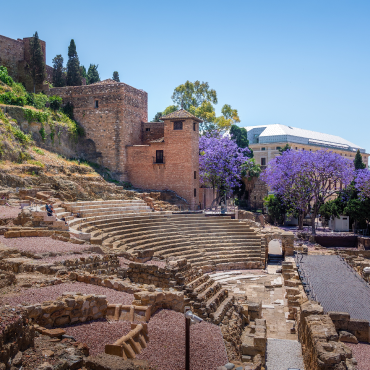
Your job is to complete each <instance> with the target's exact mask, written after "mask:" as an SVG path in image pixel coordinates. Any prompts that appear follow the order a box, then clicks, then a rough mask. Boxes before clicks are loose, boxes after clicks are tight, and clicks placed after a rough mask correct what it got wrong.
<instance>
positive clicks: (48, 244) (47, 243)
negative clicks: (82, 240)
mask: <svg viewBox="0 0 370 370" xmlns="http://www.w3.org/2000/svg"><path fill="white" fill-rule="evenodd" d="M0 243H3V244H5V245H6V246H7V247H10V248H16V249H18V250H21V251H25V252H31V253H49V252H54V253H68V252H74V251H79V252H82V251H84V250H85V249H86V248H88V246H87V245H84V244H73V243H68V242H62V241H61V240H56V239H52V238H46V237H40V238H39V237H35V238H4V235H0Z"/></svg>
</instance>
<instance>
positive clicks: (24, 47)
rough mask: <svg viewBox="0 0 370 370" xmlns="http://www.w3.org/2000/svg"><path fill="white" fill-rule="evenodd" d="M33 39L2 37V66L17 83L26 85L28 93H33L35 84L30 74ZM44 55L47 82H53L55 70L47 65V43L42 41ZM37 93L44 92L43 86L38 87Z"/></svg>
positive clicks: (0, 50)
mask: <svg viewBox="0 0 370 370" xmlns="http://www.w3.org/2000/svg"><path fill="white" fill-rule="evenodd" d="M31 39H32V37H25V38H23V39H17V40H14V39H11V38H9V37H6V36H1V35H0V65H2V66H5V67H6V68H7V69H8V73H9V76H11V77H12V78H13V79H14V80H15V81H16V82H21V83H22V84H24V86H25V87H26V89H27V90H28V91H33V82H32V79H31V77H30V76H29V72H28V65H29V62H30V40H31ZM40 44H41V49H42V52H43V54H44V63H45V73H46V81H48V82H50V83H51V82H52V79H53V68H52V67H50V66H48V65H46V43H45V41H42V40H40ZM36 90H37V92H39V91H42V90H43V85H37V86H36Z"/></svg>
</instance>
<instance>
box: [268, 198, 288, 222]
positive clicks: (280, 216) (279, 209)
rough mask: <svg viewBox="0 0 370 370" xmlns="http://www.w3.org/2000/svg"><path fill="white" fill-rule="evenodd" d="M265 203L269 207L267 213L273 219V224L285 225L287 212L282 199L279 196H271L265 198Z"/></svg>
mask: <svg viewBox="0 0 370 370" xmlns="http://www.w3.org/2000/svg"><path fill="white" fill-rule="evenodd" d="M263 203H264V205H265V206H266V207H267V213H268V215H269V216H270V217H271V219H272V222H273V223H274V224H275V225H277V224H283V223H284V220H285V214H286V212H287V210H286V208H285V206H284V202H283V201H282V199H280V197H279V196H278V195H274V194H270V195H268V196H267V197H266V198H264V202H263Z"/></svg>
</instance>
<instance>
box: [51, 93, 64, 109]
mask: <svg viewBox="0 0 370 370" xmlns="http://www.w3.org/2000/svg"><path fill="white" fill-rule="evenodd" d="M62 101H63V99H62V98H61V97H60V96H57V95H53V96H51V97H50V98H49V103H50V108H51V109H52V110H55V111H57V110H59V109H60V107H61V106H62Z"/></svg>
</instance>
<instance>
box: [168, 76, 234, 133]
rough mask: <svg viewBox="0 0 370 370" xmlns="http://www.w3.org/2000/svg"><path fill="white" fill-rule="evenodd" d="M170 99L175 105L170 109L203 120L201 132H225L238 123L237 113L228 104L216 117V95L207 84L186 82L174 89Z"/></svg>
mask: <svg viewBox="0 0 370 370" xmlns="http://www.w3.org/2000/svg"><path fill="white" fill-rule="evenodd" d="M171 98H172V100H173V102H174V103H175V105H173V106H171V107H176V109H179V108H183V109H185V110H187V111H188V112H190V113H191V114H193V115H194V116H196V117H199V118H200V119H202V120H203V123H202V124H201V125H200V130H201V131H205V130H206V131H212V130H215V129H216V130H226V129H228V128H230V126H231V125H232V124H234V123H237V122H240V119H239V116H238V111H237V110H236V109H232V108H231V106H230V105H228V104H225V105H224V106H223V107H222V109H221V113H222V115H221V116H219V117H216V112H215V108H214V105H215V104H217V103H218V100H217V93H216V90H214V89H211V88H210V87H209V84H208V82H200V81H195V82H190V81H186V82H185V83H184V84H182V85H179V86H177V87H176V88H175V90H174V92H173V94H172V97H171ZM163 114H164V112H163Z"/></svg>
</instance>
